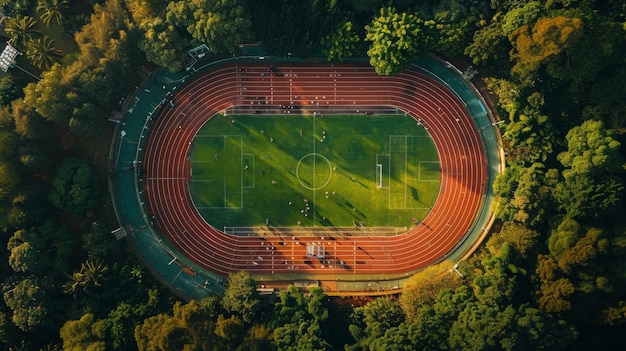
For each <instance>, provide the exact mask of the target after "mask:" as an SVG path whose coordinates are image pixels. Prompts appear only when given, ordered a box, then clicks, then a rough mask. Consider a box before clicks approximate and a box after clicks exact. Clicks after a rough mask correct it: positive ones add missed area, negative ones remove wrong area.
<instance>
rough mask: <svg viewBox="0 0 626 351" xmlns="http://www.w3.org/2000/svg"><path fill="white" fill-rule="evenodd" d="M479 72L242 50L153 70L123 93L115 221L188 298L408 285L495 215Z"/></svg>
mask: <svg viewBox="0 0 626 351" xmlns="http://www.w3.org/2000/svg"><path fill="white" fill-rule="evenodd" d="M471 76H472V72H471V70H467V71H465V72H462V71H460V70H458V69H456V68H455V67H454V66H452V65H451V64H450V63H447V62H444V61H441V60H439V59H437V58H434V57H430V58H427V59H424V60H422V61H420V62H417V63H416V64H414V65H412V66H411V67H410V68H409V69H407V70H406V71H404V72H402V73H400V74H398V75H396V76H378V75H377V74H376V73H375V72H374V70H373V68H371V67H370V66H369V65H367V64H366V63H362V62H351V63H346V64H339V65H337V64H335V65H330V64H319V63H315V62H307V61H294V60H281V59H276V58H268V57H237V58H233V59H228V60H224V61H218V62H210V63H206V64H204V66H199V64H198V63H196V65H194V66H192V67H190V69H188V70H187V72H185V73H181V74H179V75H172V74H167V73H165V72H161V71H157V72H154V73H151V74H150V76H149V77H148V78H147V79H146V81H145V82H144V84H143V85H142V86H140V87H138V89H137V90H136V91H135V94H134V96H131V97H129V98H128V99H127V100H126V105H125V109H126V110H125V114H124V116H123V118H122V119H121V120H120V121H119V123H118V131H117V132H116V136H117V139H116V141H115V142H114V143H113V144H112V148H111V155H110V173H111V174H110V175H111V177H110V182H111V189H112V195H113V198H114V200H115V201H114V204H115V209H116V214H117V216H118V219H119V221H120V224H121V226H120V228H119V229H117V230H116V231H115V232H114V233H115V234H116V236H118V238H122V237H126V238H128V240H129V242H130V243H131V245H132V246H133V248H134V249H135V250H136V251H137V253H138V254H139V255H140V257H142V258H143V260H144V261H145V262H146V264H147V265H148V266H149V267H150V268H151V270H152V272H153V274H155V276H157V277H158V278H159V279H161V280H162V281H163V282H164V283H165V284H166V285H168V286H170V287H171V288H172V289H173V290H174V291H175V292H177V293H178V294H179V295H180V296H183V297H185V298H196V299H200V298H202V297H204V296H208V295H210V294H213V293H217V294H220V293H221V292H222V291H223V289H224V284H225V282H226V278H227V276H228V274H230V273H233V272H237V271H240V270H246V271H248V272H249V273H250V274H251V276H252V277H253V278H254V279H255V281H256V282H257V284H258V285H259V289H260V291H263V292H273V291H276V290H282V289H285V288H286V287H287V286H289V285H296V286H300V287H307V286H311V285H314V286H321V287H322V288H323V289H324V291H326V293H327V294H328V295H359V294H364V295H375V294H389V293H397V292H398V291H400V290H401V289H402V286H403V284H404V283H405V282H406V280H407V279H408V278H410V277H411V276H412V275H413V274H414V273H415V272H418V271H419V270H421V269H423V268H424V267H427V266H429V265H432V264H435V263H439V262H442V261H445V260H449V261H451V262H457V261H459V260H462V259H463V258H464V257H466V256H467V255H469V254H470V253H471V252H472V251H473V250H474V249H475V248H476V246H477V245H478V243H480V241H481V240H482V238H484V236H485V235H486V233H487V232H488V230H489V228H490V226H491V223H492V222H493V214H492V208H493V206H494V204H493V203H492V197H491V193H490V192H491V182H492V181H493V179H494V177H495V175H496V174H498V173H499V172H501V170H502V164H503V163H502V155H501V154H500V152H501V151H500V150H501V149H500V148H499V147H498V145H499V141H498V138H499V136H498V133H497V131H496V128H494V127H495V125H496V123H498V122H497V120H496V119H495V118H494V117H493V116H492V114H491V112H490V111H489V109H488V108H486V104H485V103H484V101H483V100H482V97H481V96H480V94H478V92H477V90H476V89H475V88H474V87H473V85H472V84H471Z"/></svg>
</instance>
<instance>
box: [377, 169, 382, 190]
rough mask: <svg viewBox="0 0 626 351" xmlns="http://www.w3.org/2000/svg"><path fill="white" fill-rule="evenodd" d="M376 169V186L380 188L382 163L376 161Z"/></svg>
mask: <svg viewBox="0 0 626 351" xmlns="http://www.w3.org/2000/svg"><path fill="white" fill-rule="evenodd" d="M376 170H377V171H378V172H376V175H377V178H378V185H377V187H378V188H379V189H380V188H382V187H383V164H382V163H377V164H376Z"/></svg>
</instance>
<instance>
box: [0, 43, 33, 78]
mask: <svg viewBox="0 0 626 351" xmlns="http://www.w3.org/2000/svg"><path fill="white" fill-rule="evenodd" d="M21 54H22V53H21V52H19V51H17V49H16V48H14V47H13V46H12V45H11V44H9V43H7V46H5V47H4V50H3V51H2V54H0V69H1V70H2V72H6V71H8V70H9V68H10V67H17V68H19V69H21V70H22V71H23V72H25V73H26V74H28V75H30V76H31V77H33V78H35V79H37V80H41V78H39V77H37V76H36V75H34V74H32V73H30V72H28V71H27V70H25V69H23V68H22V67H20V66H18V65H17V64H16V63H15V58H16V57H17V55H21Z"/></svg>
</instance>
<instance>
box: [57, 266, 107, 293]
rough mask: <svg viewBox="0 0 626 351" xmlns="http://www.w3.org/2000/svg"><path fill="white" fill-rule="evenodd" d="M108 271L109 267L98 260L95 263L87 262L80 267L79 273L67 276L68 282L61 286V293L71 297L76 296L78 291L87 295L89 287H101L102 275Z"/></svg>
mask: <svg viewBox="0 0 626 351" xmlns="http://www.w3.org/2000/svg"><path fill="white" fill-rule="evenodd" d="M108 270H109V266H107V265H105V264H104V263H103V262H102V261H100V260H98V261H97V262H94V261H92V260H87V262H85V263H82V264H81V265H80V271H78V272H74V274H72V275H70V276H69V278H70V280H69V281H67V282H66V283H65V284H63V291H64V292H65V293H67V294H73V295H76V294H77V293H78V292H80V290H82V291H83V292H85V293H88V292H89V289H90V288H91V287H99V286H102V281H103V280H104V273H105V272H106V271H108Z"/></svg>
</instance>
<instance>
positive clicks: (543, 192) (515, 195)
mask: <svg viewBox="0 0 626 351" xmlns="http://www.w3.org/2000/svg"><path fill="white" fill-rule="evenodd" d="M544 168H545V167H544V166H543V164H541V163H538V162H536V163H533V164H532V165H530V166H524V165H520V164H517V163H514V164H512V165H509V166H508V167H507V168H505V169H504V171H503V172H502V173H501V174H499V175H498V176H496V180H495V181H494V183H493V191H494V194H495V196H496V199H497V200H498V207H497V211H496V213H497V216H498V217H499V218H502V219H503V220H505V221H514V222H517V223H522V224H526V225H531V226H533V225H537V224H539V223H542V222H544V221H546V220H548V219H549V216H550V214H551V213H552V212H551V211H550V204H551V201H552V191H553V190H554V189H553V188H552V187H551V184H550V183H551V181H550V180H549V179H546V174H545V173H546V172H545V169H544Z"/></svg>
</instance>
